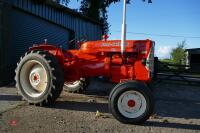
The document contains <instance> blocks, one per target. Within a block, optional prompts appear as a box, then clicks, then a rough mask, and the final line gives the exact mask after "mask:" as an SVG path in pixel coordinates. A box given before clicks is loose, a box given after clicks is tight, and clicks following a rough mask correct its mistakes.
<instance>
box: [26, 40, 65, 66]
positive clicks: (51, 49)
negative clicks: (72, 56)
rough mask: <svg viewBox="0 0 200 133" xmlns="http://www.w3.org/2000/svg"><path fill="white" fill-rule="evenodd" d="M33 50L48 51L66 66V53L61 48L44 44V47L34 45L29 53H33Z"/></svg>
mask: <svg viewBox="0 0 200 133" xmlns="http://www.w3.org/2000/svg"><path fill="white" fill-rule="evenodd" d="M32 50H44V51H48V52H49V53H50V54H52V55H54V56H55V57H56V58H57V60H58V61H59V63H60V64H61V65H62V66H64V53H63V51H62V49H61V48H58V47H56V46H53V45H47V44H45V45H44V44H42V45H34V46H32V47H30V48H29V51H32Z"/></svg>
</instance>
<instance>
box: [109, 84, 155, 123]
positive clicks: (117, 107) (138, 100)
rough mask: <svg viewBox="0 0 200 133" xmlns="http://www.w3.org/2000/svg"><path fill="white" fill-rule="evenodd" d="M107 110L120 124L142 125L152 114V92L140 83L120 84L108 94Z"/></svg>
mask: <svg viewBox="0 0 200 133" xmlns="http://www.w3.org/2000/svg"><path fill="white" fill-rule="evenodd" d="M109 109H110V111H111V113H112V115H113V116H114V117H115V118H116V119H117V120H119V121H120V122H122V123H126V124H136V125H138V124H142V123H144V122H145V121H146V120H147V119H149V117H150V116H151V115H152V114H153V110H154V99H153V95H152V92H151V91H150V89H149V88H148V87H147V86H146V85H145V84H144V83H142V82H137V81H128V82H123V83H120V84H118V85H117V86H116V87H114V88H113V90H112V91H111V93H110V96H109Z"/></svg>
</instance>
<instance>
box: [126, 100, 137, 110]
mask: <svg viewBox="0 0 200 133" xmlns="http://www.w3.org/2000/svg"><path fill="white" fill-rule="evenodd" d="M127 104H128V106H129V107H130V108H133V107H135V104H136V103H135V101H134V100H129V101H128V103H127Z"/></svg>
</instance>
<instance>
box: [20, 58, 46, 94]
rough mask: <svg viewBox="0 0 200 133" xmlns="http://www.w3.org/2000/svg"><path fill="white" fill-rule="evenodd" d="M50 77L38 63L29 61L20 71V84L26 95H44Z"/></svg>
mask: <svg viewBox="0 0 200 133" xmlns="http://www.w3.org/2000/svg"><path fill="white" fill-rule="evenodd" d="M47 81H48V76H47V72H46V69H45V68H44V66H43V65H42V64H41V63H40V62H38V61H36V60H31V61H27V62H26V63H25V64H24V65H23V67H22V69H21V71H20V83H21V86H22V88H23V90H24V92H25V93H26V94H28V95H29V96H31V97H38V96H40V95H42V94H43V93H44V92H45V90H46V87H47Z"/></svg>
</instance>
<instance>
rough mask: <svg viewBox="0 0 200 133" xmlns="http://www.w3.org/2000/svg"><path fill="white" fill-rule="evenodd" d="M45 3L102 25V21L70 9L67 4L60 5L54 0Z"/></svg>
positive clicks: (47, 0) (46, 0)
mask: <svg viewBox="0 0 200 133" xmlns="http://www.w3.org/2000/svg"><path fill="white" fill-rule="evenodd" d="M35 1H37V0H35ZM43 3H45V4H47V5H49V6H52V7H54V8H56V9H58V10H61V11H64V12H67V13H69V14H71V15H74V16H77V17H80V18H82V19H85V20H88V21H91V22H93V23H96V24H99V25H102V23H100V22H98V21H96V20H94V19H92V18H90V17H88V16H85V15H83V14H81V13H79V12H77V11H76V10H72V9H70V8H68V7H65V6H63V5H60V4H58V3H56V2H53V1H52V0H45V1H44V2H43Z"/></svg>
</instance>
